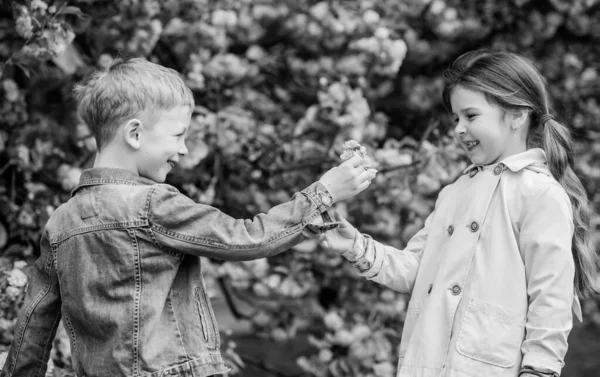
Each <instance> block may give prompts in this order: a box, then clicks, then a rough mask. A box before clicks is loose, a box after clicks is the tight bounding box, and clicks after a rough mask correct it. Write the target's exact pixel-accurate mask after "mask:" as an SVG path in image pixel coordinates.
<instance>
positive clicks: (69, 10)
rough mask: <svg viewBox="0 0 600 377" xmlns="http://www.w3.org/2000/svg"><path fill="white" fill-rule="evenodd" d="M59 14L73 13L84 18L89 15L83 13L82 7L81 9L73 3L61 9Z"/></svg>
mask: <svg viewBox="0 0 600 377" xmlns="http://www.w3.org/2000/svg"><path fill="white" fill-rule="evenodd" d="M59 14H63V15H69V14H70V15H73V16H75V17H77V18H79V19H84V18H86V17H87V15H86V14H85V13H83V11H82V10H81V9H79V7H76V6H73V5H69V6H66V7H64V8H62V9H60V12H59Z"/></svg>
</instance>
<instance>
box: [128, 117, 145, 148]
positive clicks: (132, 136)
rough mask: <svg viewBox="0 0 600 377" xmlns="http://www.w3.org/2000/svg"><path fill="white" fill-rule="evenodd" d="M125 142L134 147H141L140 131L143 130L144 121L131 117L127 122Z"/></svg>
mask: <svg viewBox="0 0 600 377" xmlns="http://www.w3.org/2000/svg"><path fill="white" fill-rule="evenodd" d="M124 131H125V132H124V137H125V143H127V144H128V145H129V146H130V147H132V148H133V149H140V146H141V142H140V132H141V131H142V122H141V121H140V120H139V119H130V120H129V121H128V122H127V123H126V124H125V130H124Z"/></svg>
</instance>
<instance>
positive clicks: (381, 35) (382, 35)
mask: <svg viewBox="0 0 600 377" xmlns="http://www.w3.org/2000/svg"><path fill="white" fill-rule="evenodd" d="M389 37H390V29H388V28H386V27H383V26H382V27H378V28H377V30H375V38H377V39H388V38H389Z"/></svg>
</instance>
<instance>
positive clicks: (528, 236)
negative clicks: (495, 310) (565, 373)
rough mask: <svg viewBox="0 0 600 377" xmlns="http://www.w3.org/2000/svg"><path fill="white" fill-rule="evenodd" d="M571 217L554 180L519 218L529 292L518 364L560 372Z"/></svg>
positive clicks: (570, 290)
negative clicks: (524, 333)
mask: <svg viewBox="0 0 600 377" xmlns="http://www.w3.org/2000/svg"><path fill="white" fill-rule="evenodd" d="M572 218H573V215H572V209H571V204H570V202H569V198H568V197H567V195H566V193H565V192H564V190H563V189H562V187H560V186H559V185H558V184H550V185H548V186H546V187H544V188H543V189H541V190H540V192H539V193H536V195H535V196H534V197H532V200H531V201H530V204H529V205H528V206H527V208H526V209H525V214H524V216H523V218H522V224H521V231H520V235H519V247H520V250H521V254H522V257H523V260H524V263H525V273H526V279H527V293H528V296H529V310H528V312H527V319H526V323H525V326H526V333H527V335H526V338H525V341H524V342H523V345H522V348H521V351H522V353H523V361H522V366H523V367H529V368H531V369H534V370H536V371H540V372H544V373H557V374H560V371H561V368H562V367H563V365H564V362H563V360H564V356H565V354H566V352H567V337H568V336H569V332H570V331H571V328H572V323H573V314H572V306H573V302H574V300H576V297H575V296H574V284H573V281H574V277H575V264H574V260H573V255H572V253H571V240H572V237H573V228H574V227H573V220H572Z"/></svg>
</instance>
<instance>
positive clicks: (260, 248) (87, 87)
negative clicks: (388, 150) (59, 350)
mask: <svg viewBox="0 0 600 377" xmlns="http://www.w3.org/2000/svg"><path fill="white" fill-rule="evenodd" d="M75 94H76V96H77V100H78V111H79V113H80V115H81V117H82V118H83V119H84V120H85V121H86V123H87V124H88V125H89V126H90V127H91V128H92V130H93V132H94V136H95V138H96V140H97V143H98V155H97V158H96V161H95V163H94V167H93V168H92V169H89V170H86V171H84V172H83V174H82V176H81V179H80V182H79V185H78V186H77V187H76V188H75V189H74V190H73V192H72V195H71V199H70V200H69V201H68V202H67V203H65V204H64V205H62V206H60V207H59V208H58V209H57V210H56V211H55V212H54V214H53V215H52V216H51V218H50V220H49V221H48V223H47V224H46V227H45V229H44V233H43V236H42V240H41V255H40V257H39V259H38V260H37V261H36V263H35V265H34V268H33V269H32V273H31V276H30V287H29V289H28V292H27V298H26V301H25V304H24V306H23V308H22V311H21V314H20V317H19V321H18V323H17V327H16V329H15V338H14V340H13V343H12V345H11V349H10V352H9V355H8V358H7V360H6V363H5V365H4V369H3V371H2V373H1V374H0V376H25V375H26V376H43V375H44V372H45V369H46V362H47V360H48V357H49V352H50V349H51V346H52V339H53V338H54V335H55V332H56V328H57V325H58V323H59V321H60V319H61V318H62V320H63V322H64V325H65V328H66V330H67V332H68V334H69V338H70V342H71V350H72V360H73V368H74V370H75V373H76V374H77V376H88V377H100V376H110V377H115V376H147V377H159V376H172V375H177V376H211V375H213V374H218V373H224V372H227V370H228V368H227V366H225V364H224V363H223V360H222V358H221V355H220V353H219V345H220V344H219V343H220V339H219V332H218V327H217V323H216V320H215V315H214V312H213V310H212V308H211V305H210V302H209V299H208V296H207V292H206V287H205V284H204V281H203V279H202V273H201V265H200V264H201V259H200V258H199V257H200V256H204V257H210V258H217V259H223V260H251V259H256V258H264V257H268V256H271V255H274V254H277V253H280V252H283V251H285V250H286V249H289V248H290V247H291V246H293V245H294V244H296V243H299V242H301V241H302V240H303V239H304V237H303V235H302V232H303V229H304V227H305V226H306V225H307V224H308V223H310V222H311V221H313V220H314V219H315V218H318V217H319V215H320V214H321V213H322V212H324V211H326V210H327V209H328V208H329V207H330V206H331V205H332V204H333V203H334V202H337V201H340V200H344V199H347V198H349V197H351V196H353V195H356V194H358V193H359V192H361V191H362V190H364V189H365V188H366V187H367V186H368V185H369V183H370V180H369V179H371V178H372V176H371V174H370V173H369V172H366V171H365V169H364V168H363V167H361V161H362V159H361V158H360V157H356V158H353V159H350V160H348V161H346V162H344V163H342V164H341V165H339V166H337V167H335V168H333V169H331V170H329V171H328V172H326V173H325V174H324V175H323V176H322V177H321V179H320V180H319V182H316V183H313V184H312V185H310V186H309V187H307V188H306V189H304V190H303V191H302V192H300V193H297V194H295V195H294V196H293V198H292V199H291V200H290V201H289V202H287V203H284V204H281V205H278V206H275V207H274V208H272V209H271V210H270V211H269V212H268V213H267V214H259V215H257V216H256V217H254V218H253V219H251V220H250V219H246V220H244V219H241V220H238V219H233V218H231V217H229V216H227V215H225V214H223V213H222V212H220V211H219V210H217V209H215V208H213V207H210V206H207V205H203V204H198V203H195V202H193V201H192V200H191V199H189V198H188V197H186V196H184V195H182V194H180V193H179V192H178V191H177V190H176V189H175V188H173V187H172V186H169V185H166V184H162V182H164V180H165V177H166V175H167V173H169V171H170V170H171V169H172V168H173V166H175V164H177V162H178V160H179V158H180V157H181V156H182V155H185V154H186V153H187V149H186V146H185V136H186V131H187V129H188V127H189V124H190V120H191V112H192V109H193V107H194V100H193V97H192V93H191V91H190V90H189V89H188V88H187V87H186V86H185V84H184V83H183V81H182V80H181V78H180V77H179V75H178V74H177V73H176V72H175V71H173V70H171V69H167V68H165V67H162V66H159V65H156V64H153V63H150V62H148V61H145V60H143V59H131V60H125V61H119V62H116V63H115V64H113V65H111V66H110V67H108V68H107V69H105V70H103V71H99V72H96V73H94V74H93V75H92V76H91V77H90V79H89V80H88V81H87V82H86V83H85V84H84V85H81V86H78V87H76V88H75Z"/></svg>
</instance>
